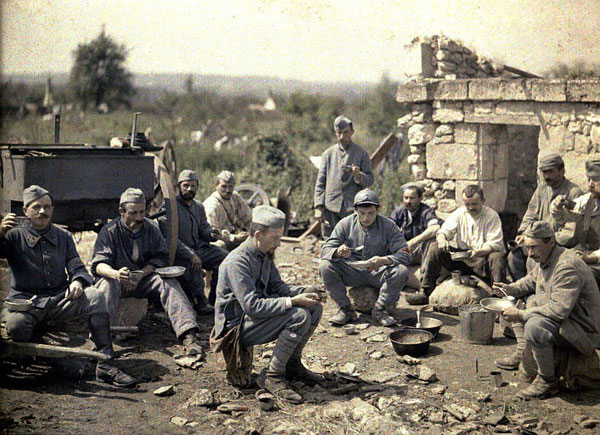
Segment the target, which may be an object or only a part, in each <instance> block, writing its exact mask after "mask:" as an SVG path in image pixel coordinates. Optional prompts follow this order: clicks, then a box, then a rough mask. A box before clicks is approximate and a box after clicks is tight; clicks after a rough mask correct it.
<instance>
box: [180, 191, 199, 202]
mask: <svg viewBox="0 0 600 435" xmlns="http://www.w3.org/2000/svg"><path fill="white" fill-rule="evenodd" d="M179 195H181V197H182V198H183V199H185V200H186V201H190V200H192V199H194V196H196V194H195V193H191V192H190V193H181V192H179Z"/></svg>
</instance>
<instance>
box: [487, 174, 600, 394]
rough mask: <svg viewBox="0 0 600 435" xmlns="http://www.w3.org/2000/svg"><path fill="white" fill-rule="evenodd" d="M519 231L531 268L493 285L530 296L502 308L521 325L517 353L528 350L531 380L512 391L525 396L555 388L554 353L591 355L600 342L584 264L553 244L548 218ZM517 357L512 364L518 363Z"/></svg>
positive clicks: (599, 314)
mask: <svg viewBox="0 0 600 435" xmlns="http://www.w3.org/2000/svg"><path fill="white" fill-rule="evenodd" d="M598 175H600V173H599V174H598ZM523 235H524V237H525V238H524V241H523V243H524V246H525V247H526V248H527V251H528V253H529V257H530V258H531V259H532V260H533V262H534V266H533V268H532V269H531V270H530V271H529V273H528V274H527V275H526V276H525V277H523V278H521V279H520V280H518V281H517V282H515V283H512V284H503V283H496V284H495V285H494V290H495V291H496V293H497V294H498V295H504V294H509V295H512V296H514V297H516V298H522V297H525V296H527V295H532V296H531V297H530V298H529V299H528V300H527V308H526V309H520V308H517V307H516V306H512V307H510V308H507V309H506V310H505V311H504V312H503V313H502V316H503V317H504V318H505V319H506V320H507V321H509V322H513V324H517V323H518V324H521V325H523V329H524V334H523V337H522V338H521V339H518V341H517V352H518V350H519V348H522V349H523V350H524V351H525V352H528V351H529V350H530V351H531V354H532V355H533V360H534V362H535V367H536V370H535V373H532V375H533V377H532V379H533V378H535V379H534V380H533V382H532V383H531V385H530V386H528V387H527V388H525V389H524V390H521V391H520V392H519V393H518V394H517V395H518V397H520V398H522V399H525V400H528V399H534V398H540V399H541V398H545V397H548V396H550V395H552V394H556V393H557V392H558V390H559V382H558V377H557V370H556V366H555V358H554V356H555V355H554V354H555V353H556V352H559V353H564V354H565V355H564V356H567V355H568V354H569V353H570V352H569V351H568V349H569V348H571V349H576V350H577V351H578V353H579V354H582V355H585V356H589V355H592V354H594V352H595V350H596V348H597V347H598V346H599V345H600V292H599V291H598V285H597V283H596V280H595V279H594V276H593V274H592V272H591V271H590V269H589V267H587V265H586V264H585V263H584V262H583V261H582V259H581V258H579V257H578V256H577V254H576V253H575V251H573V250H570V249H565V248H563V247H562V246H558V245H556V241H555V235H554V229H553V228H552V226H551V225H550V224H549V223H548V222H542V221H536V222H533V223H532V224H531V225H529V227H528V228H527V229H526V230H525V231H524V233H523ZM522 355H523V353H521V354H519V355H518V357H519V358H518V361H520V359H521V356H522ZM557 360H558V361H560V360H563V361H564V360H566V358H557ZM518 361H517V364H516V365H514V366H513V367H512V369H516V368H517V367H518ZM503 368H504V367H503Z"/></svg>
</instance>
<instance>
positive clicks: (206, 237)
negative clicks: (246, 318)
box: [158, 169, 227, 314]
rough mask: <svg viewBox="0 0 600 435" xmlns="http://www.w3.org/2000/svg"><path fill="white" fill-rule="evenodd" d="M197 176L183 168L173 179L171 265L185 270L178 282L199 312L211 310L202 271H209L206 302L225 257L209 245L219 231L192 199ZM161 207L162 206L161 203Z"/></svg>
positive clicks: (163, 226)
mask: <svg viewBox="0 0 600 435" xmlns="http://www.w3.org/2000/svg"><path fill="white" fill-rule="evenodd" d="M198 182H199V179H198V175H196V173H195V172H194V171H191V170H189V169H184V170H183V171H181V173H180V174H179V178H178V180H177V190H178V192H177V212H178V218H179V233H178V237H177V238H178V240H177V252H176V254H175V264H177V265H181V266H185V267H186V273H185V274H184V275H183V276H182V278H181V284H182V286H183V288H184V290H186V292H187V293H188V295H189V296H190V297H191V298H194V299H195V300H196V301H195V305H196V310H197V311H198V313H199V314H207V313H212V306H207V303H206V298H205V296H204V272H203V271H202V269H205V270H210V271H212V276H211V281H210V294H209V298H208V300H209V303H210V304H211V305H213V304H214V303H215V291H216V288H217V280H218V278H219V265H220V264H221V262H222V261H223V259H224V258H225V257H226V256H227V251H226V250H224V249H222V248H219V247H217V246H214V245H211V242H213V241H215V240H216V238H217V237H219V231H217V230H215V229H213V228H211V226H210V225H209V223H208V221H207V220H206V213H205V211H204V205H202V203H201V202H200V201H197V200H195V199H194V197H195V196H196V193H197V192H198ZM163 207H164V206H163ZM158 222H159V225H160V227H161V230H162V233H163V234H166V230H167V226H168V222H167V218H166V215H165V216H162V217H160V218H159V220H158Z"/></svg>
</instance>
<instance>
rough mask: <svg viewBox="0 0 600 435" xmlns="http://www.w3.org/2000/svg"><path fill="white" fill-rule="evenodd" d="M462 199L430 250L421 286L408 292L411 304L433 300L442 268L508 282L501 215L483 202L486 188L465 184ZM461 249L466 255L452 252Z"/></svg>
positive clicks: (407, 299) (424, 262)
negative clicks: (461, 205) (461, 204)
mask: <svg viewBox="0 0 600 435" xmlns="http://www.w3.org/2000/svg"><path fill="white" fill-rule="evenodd" d="M462 201H463V203H464V206H463V207H460V208H458V209H457V210H455V211H454V212H452V214H450V216H448V218H447V219H446V221H445V222H444V223H443V224H442V227H441V228H440V230H439V231H438V233H437V236H436V242H437V243H435V244H432V245H431V246H430V248H429V250H428V251H427V255H426V256H425V259H424V260H423V265H422V266H421V273H422V278H421V288H420V290H419V291H418V292H417V293H408V294H406V301H407V302H408V303H409V304H411V305H424V304H427V303H428V302H429V295H431V293H432V292H433V290H434V289H435V285H436V281H437V279H438V278H439V276H440V271H441V269H442V267H444V268H446V270H449V271H453V270H460V271H461V272H462V273H463V274H466V275H473V274H474V275H477V276H479V277H482V278H485V277H489V276H490V275H491V278H492V282H504V281H505V276H506V260H505V259H504V255H503V254H504V242H503V236H502V223H501V222H500V216H498V213H497V212H496V211H495V210H493V209H491V208H490V207H487V206H485V205H483V203H484V201H485V198H484V196H483V190H482V189H481V187H480V186H479V185H477V184H470V185H468V186H466V187H465V189H464V190H463V192H462ZM451 243H452V244H453V245H454V246H451ZM457 250H458V251H462V252H457V253H456V254H458V255H459V256H463V258H460V259H459V258H456V256H453V255H452V254H451V252H452V251H457ZM456 254H455V255H456Z"/></svg>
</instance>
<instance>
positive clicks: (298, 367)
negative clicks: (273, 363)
mask: <svg viewBox="0 0 600 435" xmlns="http://www.w3.org/2000/svg"><path fill="white" fill-rule="evenodd" d="M285 377H286V379H289V380H296V381H302V382H304V383H305V384H308V385H315V384H319V383H321V382H323V381H324V380H325V378H324V377H323V375H320V374H318V373H315V372H313V371H312V370H309V369H307V368H306V367H305V366H304V364H302V362H300V361H292V362H289V363H288V365H287V367H286V368H285Z"/></svg>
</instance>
